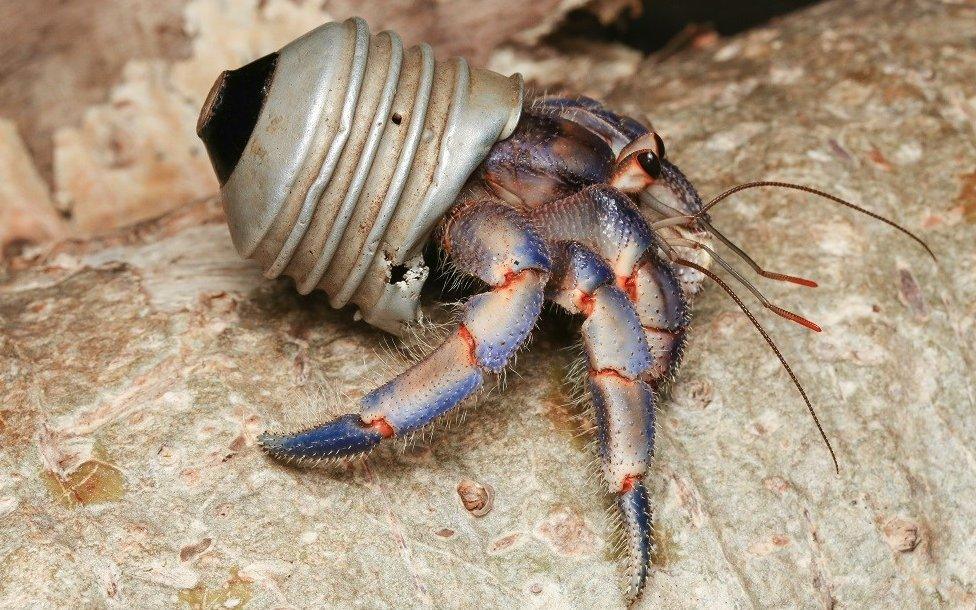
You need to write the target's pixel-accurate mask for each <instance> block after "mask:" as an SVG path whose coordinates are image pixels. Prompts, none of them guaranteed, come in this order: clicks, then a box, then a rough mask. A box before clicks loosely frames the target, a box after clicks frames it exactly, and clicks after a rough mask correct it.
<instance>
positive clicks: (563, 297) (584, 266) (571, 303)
mask: <svg viewBox="0 0 976 610" xmlns="http://www.w3.org/2000/svg"><path fill="white" fill-rule="evenodd" d="M614 281H615V276H614V273H613V271H612V270H611V269H610V267H609V266H608V265H607V264H606V262H604V260H603V259H602V258H601V257H600V256H598V255H596V254H595V253H593V252H592V251H590V250H588V249H587V248H585V247H584V246H582V245H581V244H579V243H572V242H571V243H564V244H561V245H560V247H558V248H557V271H556V276H555V279H554V281H553V282H552V283H551V284H550V298H552V300H553V301H555V302H557V303H559V304H560V305H562V306H563V307H565V308H566V309H567V310H569V311H570V312H572V313H581V314H583V315H584V316H586V320H585V321H584V322H583V325H582V329H581V330H582V335H583V344H584V346H585V348H586V356H587V362H588V366H589V371H588V378H587V385H588V386H589V390H590V393H591V395H592V396H593V403H594V408H595V410H596V421H597V429H598V431H599V443H600V457H601V460H602V463H603V478H604V480H605V481H606V483H607V487H608V491H609V492H610V493H611V494H614V495H615V496H616V502H617V507H618V508H619V510H620V516H621V520H622V522H623V527H624V531H623V535H624V542H625V544H626V547H627V549H626V558H627V560H628V562H629V565H628V567H627V571H628V579H629V581H630V587H629V595H630V596H631V597H636V596H637V595H638V594H639V593H640V591H641V589H643V587H644V583H645V581H646V580H647V570H648V564H649V562H650V554H651V546H652V541H651V513H650V507H649V505H648V500H647V489H646V487H645V484H644V476H645V474H646V472H647V468H648V465H649V462H650V459H651V455H652V454H653V451H654V392H653V391H652V390H651V388H650V386H649V385H648V384H647V383H646V382H644V381H643V380H642V379H641V378H642V377H643V376H645V375H646V374H647V372H648V371H649V370H650V369H651V366H652V362H653V356H652V355H651V353H650V350H649V348H648V344H647V341H646V339H645V338H644V333H643V332H642V330H641V323H640V320H639V319H638V317H637V312H636V310H635V309H634V306H633V304H632V303H631V302H630V300H629V298H628V297H627V295H626V294H624V292H623V291H622V290H621V289H620V288H619V287H618V286H617V285H616V284H615V283H614Z"/></svg>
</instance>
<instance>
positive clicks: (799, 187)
mask: <svg viewBox="0 0 976 610" xmlns="http://www.w3.org/2000/svg"><path fill="white" fill-rule="evenodd" d="M760 186H774V187H779V188H784V189H793V190H795V191H803V192H804V193H810V194H812V195H818V196H820V197H823V198H824V199H828V200H830V201H833V202H834V203H838V204H840V205H842V206H844V207H848V208H850V209H852V210H855V211H857V212H860V213H862V214H865V215H867V216H870V217H871V218H874V219H875V220H880V221H881V222H883V223H885V224H886V225H888V226H890V227H894V228H895V229H898V230H899V231H901V232H902V233H904V234H905V235H907V236H909V237H911V238H912V239H914V240H915V241H916V242H918V244H919V245H921V246H922V247H923V248H925V251H926V252H928V254H929V256H931V257H932V260H934V261H937V260H938V259H937V258H936V256H935V253H934V252H932V248H929V245H928V244H927V243H925V241H923V240H922V238H921V237H919V236H918V235H915V234H914V233H912V232H911V231H909V230H908V229H906V228H905V227H903V226H901V225H900V224H898V223H897V222H895V221H893V220H889V219H887V218H885V217H884V216H882V215H880V214H876V213H874V212H872V211H871V210H868V209H865V208H862V207H861V206H859V205H855V204H853V203H851V202H849V201H845V200H843V199H841V198H840V197H838V196H836V195H831V194H830V193H828V192H826V191H821V190H819V189H815V188H812V187H809V186H804V185H802V184H793V183H792V182H778V181H775V180H758V181H756V182H746V183H743V184H740V185H738V186H733V187H732V188H730V189H728V190H726V191H725V192H723V193H720V194H718V195H716V196H715V197H713V198H712V200H711V201H709V202H708V203H706V204H705V207H703V208H702V209H701V211H700V212H698V214H696V215H695V216H697V217H699V218H701V217H702V216H704V215H705V213H707V212H708V210H710V209H712V208H713V207H715V205H716V204H718V203H719V202H720V201H722V200H723V199H725V198H726V197H729V196H730V195H734V194H735V193H738V192H739V191H744V190H746V189H751V188H756V187H760Z"/></svg>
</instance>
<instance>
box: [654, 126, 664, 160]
mask: <svg viewBox="0 0 976 610" xmlns="http://www.w3.org/2000/svg"><path fill="white" fill-rule="evenodd" d="M654 146H656V147H657V156H659V157H661V158H662V159H664V158H665V157H667V154H666V153H665V152H664V140H662V139H661V136H659V135H657V132H654Z"/></svg>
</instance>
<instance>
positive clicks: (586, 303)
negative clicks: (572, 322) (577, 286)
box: [577, 292, 596, 317]
mask: <svg viewBox="0 0 976 610" xmlns="http://www.w3.org/2000/svg"><path fill="white" fill-rule="evenodd" d="M595 303H596V298H595V297H594V296H593V295H592V294H587V293H585V292H584V293H583V294H581V295H580V298H579V303H577V307H579V310H580V311H581V312H582V313H583V315H584V316H586V317H589V316H590V314H591V313H593V306H594V304H595Z"/></svg>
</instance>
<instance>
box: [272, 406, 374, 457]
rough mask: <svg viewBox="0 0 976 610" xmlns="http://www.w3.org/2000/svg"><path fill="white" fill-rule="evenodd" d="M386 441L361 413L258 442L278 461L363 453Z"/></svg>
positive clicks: (276, 435)
mask: <svg viewBox="0 0 976 610" xmlns="http://www.w3.org/2000/svg"><path fill="white" fill-rule="evenodd" d="M381 440H383V436H382V434H380V433H379V432H378V431H377V430H376V429H374V428H371V427H369V426H366V425H365V424H363V420H362V419H361V418H360V417H359V415H357V414H355V413H353V414H350V415H343V416H342V417H339V418H337V419H334V420H332V421H330V422H328V423H326V424H322V425H321V426H317V427H315V428H311V429H309V430H305V431H304V432H298V433H295V434H269V433H267V432H265V433H264V434H262V435H261V436H259V437H258V443H259V444H260V445H261V447H262V448H264V450H265V451H267V452H268V453H269V454H271V456H272V457H274V458H276V459H279V460H286V461H287V460H290V459H297V460H309V459H310V460H317V459H324V458H338V457H347V456H350V455H356V454H358V453H362V452H364V451H366V450H367V449H370V448H372V447H373V446H374V445H376V444H377V443H379V442H380V441H381Z"/></svg>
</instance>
